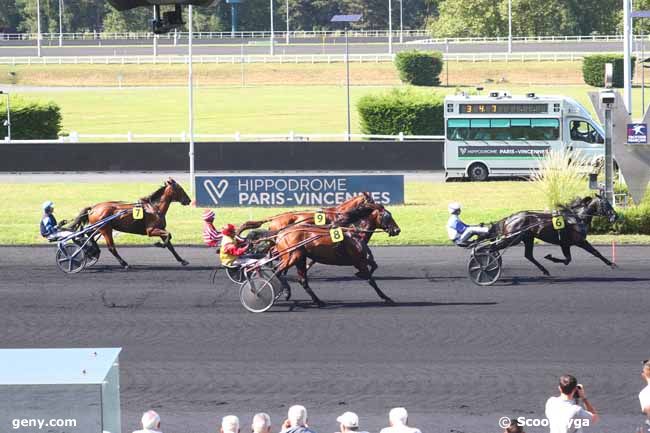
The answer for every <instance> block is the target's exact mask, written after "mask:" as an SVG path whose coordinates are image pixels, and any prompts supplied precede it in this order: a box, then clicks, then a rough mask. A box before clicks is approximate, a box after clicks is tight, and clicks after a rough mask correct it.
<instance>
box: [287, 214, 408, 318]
mask: <svg viewBox="0 0 650 433" xmlns="http://www.w3.org/2000/svg"><path fill="white" fill-rule="evenodd" d="M365 209H366V210H367V211H368V215H367V216H366V217H365V218H363V221H362V222H359V223H358V225H357V226H356V227H352V228H346V229H345V232H344V236H343V240H342V241H340V242H337V243H335V242H333V240H332V238H331V237H330V227H323V226H314V225H306V224H301V225H295V226H291V227H288V228H286V229H284V230H282V231H281V232H280V233H278V235H277V238H276V246H275V251H274V253H275V254H278V255H279V257H280V262H279V264H278V267H277V268H276V273H277V275H282V274H283V272H284V271H286V270H287V269H289V268H291V267H292V266H295V267H296V269H297V271H298V277H299V280H300V284H301V285H302V287H303V288H304V289H305V291H306V292H307V294H309V296H310V297H311V298H312V300H313V301H314V303H315V304H316V305H318V306H319V307H321V306H323V305H325V304H324V303H323V301H321V300H320V299H319V298H318V297H317V296H316V294H315V293H314V292H313V291H312V290H311V288H310V287H309V282H308V279H307V259H308V258H309V259H312V260H314V261H316V262H317V263H323V264H326V265H336V266H354V267H355V268H357V270H358V271H357V273H356V275H357V276H358V277H359V278H361V279H364V280H367V281H368V283H369V284H370V285H371V286H372V288H373V289H375V292H377V294H378V295H379V297H380V298H381V299H383V300H384V301H386V302H388V303H393V300H392V299H391V298H389V297H388V296H386V294H385V293H384V292H382V291H381V290H380V289H379V287H378V286H377V283H376V282H375V280H374V278H373V276H372V272H373V271H374V269H373V266H372V263H371V262H370V260H369V257H372V256H371V255H370V254H369V251H370V249H369V248H368V245H367V243H366V242H364V240H363V239H362V237H361V235H362V234H364V233H365V234H366V235H367V234H368V232H369V231H374V230H375V229H377V228H380V229H383V230H385V231H386V232H387V233H388V235H389V236H397V235H398V234H399V233H400V228H399V226H398V225H397V223H396V222H395V220H394V219H393V217H392V215H391V213H390V212H389V211H388V210H386V209H385V208H384V207H383V206H381V205H375V208H374V209H370V210H368V208H365ZM296 246H298V247H297V248H296ZM373 261H374V260H373ZM376 267H377V266H376V264H375V265H374V268H376ZM284 284H285V286H286V288H287V289H289V287H288V283H287V282H286V280H285V281H284Z"/></svg>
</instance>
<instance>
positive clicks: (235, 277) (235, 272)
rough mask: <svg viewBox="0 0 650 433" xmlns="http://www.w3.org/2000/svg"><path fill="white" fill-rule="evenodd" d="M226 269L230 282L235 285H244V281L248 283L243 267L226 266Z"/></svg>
mask: <svg viewBox="0 0 650 433" xmlns="http://www.w3.org/2000/svg"><path fill="white" fill-rule="evenodd" d="M224 268H226V275H228V278H230V281H232V282H233V283H235V284H242V283H243V282H244V281H246V276H245V275H244V270H243V269H242V268H241V267H239V266H234V267H231V266H224Z"/></svg>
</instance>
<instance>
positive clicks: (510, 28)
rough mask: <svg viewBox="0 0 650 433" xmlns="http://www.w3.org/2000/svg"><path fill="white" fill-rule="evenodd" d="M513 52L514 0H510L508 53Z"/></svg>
mask: <svg viewBox="0 0 650 433" xmlns="http://www.w3.org/2000/svg"><path fill="white" fill-rule="evenodd" d="M511 53H512V0H508V54H511Z"/></svg>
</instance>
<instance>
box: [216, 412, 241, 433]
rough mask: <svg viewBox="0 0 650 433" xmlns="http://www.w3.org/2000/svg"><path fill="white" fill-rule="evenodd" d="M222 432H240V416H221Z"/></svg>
mask: <svg viewBox="0 0 650 433" xmlns="http://www.w3.org/2000/svg"><path fill="white" fill-rule="evenodd" d="M220 432H221V433H240V429H239V418H237V416H236V415H227V416H224V417H223V418H221V429H220Z"/></svg>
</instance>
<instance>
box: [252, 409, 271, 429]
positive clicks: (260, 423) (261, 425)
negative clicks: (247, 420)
mask: <svg viewBox="0 0 650 433" xmlns="http://www.w3.org/2000/svg"><path fill="white" fill-rule="evenodd" d="M252 429H253V433H269V432H270V431H271V417H270V416H269V414H268V413H264V412H260V413H256V414H255V416H254V417H253V425H252Z"/></svg>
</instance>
